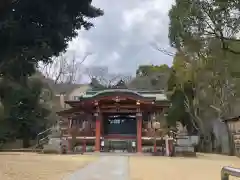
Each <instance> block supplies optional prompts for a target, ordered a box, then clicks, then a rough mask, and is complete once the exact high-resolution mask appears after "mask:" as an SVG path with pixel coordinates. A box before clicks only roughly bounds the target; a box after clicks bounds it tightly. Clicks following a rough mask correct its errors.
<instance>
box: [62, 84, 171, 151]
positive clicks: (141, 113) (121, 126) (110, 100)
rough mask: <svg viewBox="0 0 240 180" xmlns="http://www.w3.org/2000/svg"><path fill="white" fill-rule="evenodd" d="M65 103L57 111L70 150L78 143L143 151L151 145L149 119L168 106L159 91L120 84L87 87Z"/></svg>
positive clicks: (100, 148)
mask: <svg viewBox="0 0 240 180" xmlns="http://www.w3.org/2000/svg"><path fill="white" fill-rule="evenodd" d="M65 103H66V104H68V105H69V106H70V108H69V109H66V110H63V111H60V112H58V115H59V116H60V117H61V119H62V121H61V130H62V137H63V138H65V139H66V140H67V141H68V143H69V145H68V148H69V150H73V149H74V147H77V146H78V147H79V146H80V147H82V151H88V150H87V149H88V148H89V147H92V151H96V152H100V151H101V152H111V151H117V150H122V151H127V152H142V151H143V147H144V146H150V147H153V141H152V138H153V134H152V132H151V131H149V128H151V122H152V119H154V118H156V116H157V115H158V114H161V113H162V112H163V111H164V110H165V109H166V108H168V107H169V101H168V100H167V97H166V95H165V94H164V93H163V92H162V91H137V90H129V89H121V88H120V89H119V88H116V89H105V90H97V91H94V90H90V91H87V92H86V93H85V94H84V95H82V96H81V97H79V99H77V100H71V101H65Z"/></svg>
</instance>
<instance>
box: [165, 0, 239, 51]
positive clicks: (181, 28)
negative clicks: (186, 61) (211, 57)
mask: <svg viewBox="0 0 240 180" xmlns="http://www.w3.org/2000/svg"><path fill="white" fill-rule="evenodd" d="M239 7H240V2H239V0H236V1H230V0H229V1H221V0H213V1H208V0H202V1H199V0H197V1H195V0H176V4H175V5H173V6H172V9H171V10H170V12H169V18H170V26H169V39H170V42H171V45H172V46H173V47H175V48H177V49H178V50H181V49H182V48H183V47H184V48H185V50H187V51H188V52H190V51H194V52H197V51H199V50H204V48H205V47H207V46H208V41H209V40H211V39H216V40H218V42H219V45H220V46H219V47H220V48H221V49H222V50H223V51H226V52H229V53H232V54H240V51H239V49H234V48H232V43H235V42H239V40H237V38H236V37H237V34H238V33H239V31H240V22H239V18H240V15H239V10H240V9H239Z"/></svg>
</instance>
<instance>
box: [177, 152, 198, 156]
mask: <svg viewBox="0 0 240 180" xmlns="http://www.w3.org/2000/svg"><path fill="white" fill-rule="evenodd" d="M174 155H175V156H178V157H197V153H196V152H189V151H185V152H184V151H183V152H175V154H174Z"/></svg>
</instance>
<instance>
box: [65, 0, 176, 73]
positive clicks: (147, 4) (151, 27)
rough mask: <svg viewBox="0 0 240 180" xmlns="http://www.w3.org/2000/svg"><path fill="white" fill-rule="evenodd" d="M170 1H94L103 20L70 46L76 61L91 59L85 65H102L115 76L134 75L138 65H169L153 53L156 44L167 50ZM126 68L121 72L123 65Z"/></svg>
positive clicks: (97, 22)
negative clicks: (92, 53)
mask: <svg viewBox="0 0 240 180" xmlns="http://www.w3.org/2000/svg"><path fill="white" fill-rule="evenodd" d="M172 3H173V0H130V1H129V0H121V1H118V0H93V4H94V5H95V6H96V7H99V8H102V9H104V12H105V14H104V16H102V17H98V18H96V19H95V20H93V22H94V24H95V27H94V28H92V29H90V30H89V31H81V32H80V33H79V36H78V37H77V38H76V39H74V40H73V41H72V42H70V44H69V51H76V54H77V56H78V57H82V56H83V54H84V53H86V52H94V55H92V56H90V57H89V59H88V60H87V61H86V62H85V63H84V64H85V65H105V66H108V67H109V69H111V70H112V71H115V72H131V73H133V74H134V73H135V71H136V68H137V66H138V65H140V64H148V63H151V64H163V63H167V64H171V63H172V57H169V56H166V55H164V54H161V53H160V52H158V51H156V50H154V49H153V48H152V47H151V46H150V43H151V42H152V41H155V40H157V41H158V44H161V47H162V48H167V49H168V48H169V41H168V23H169V20H168V11H169V9H170V7H171V5H172ZM123 64H124V65H125V66H124V67H125V68H124V69H123V68H122V65H123Z"/></svg>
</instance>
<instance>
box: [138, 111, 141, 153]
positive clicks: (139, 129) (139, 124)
mask: <svg viewBox="0 0 240 180" xmlns="http://www.w3.org/2000/svg"><path fill="white" fill-rule="evenodd" d="M137 152H142V114H141V113H138V114H137Z"/></svg>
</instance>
